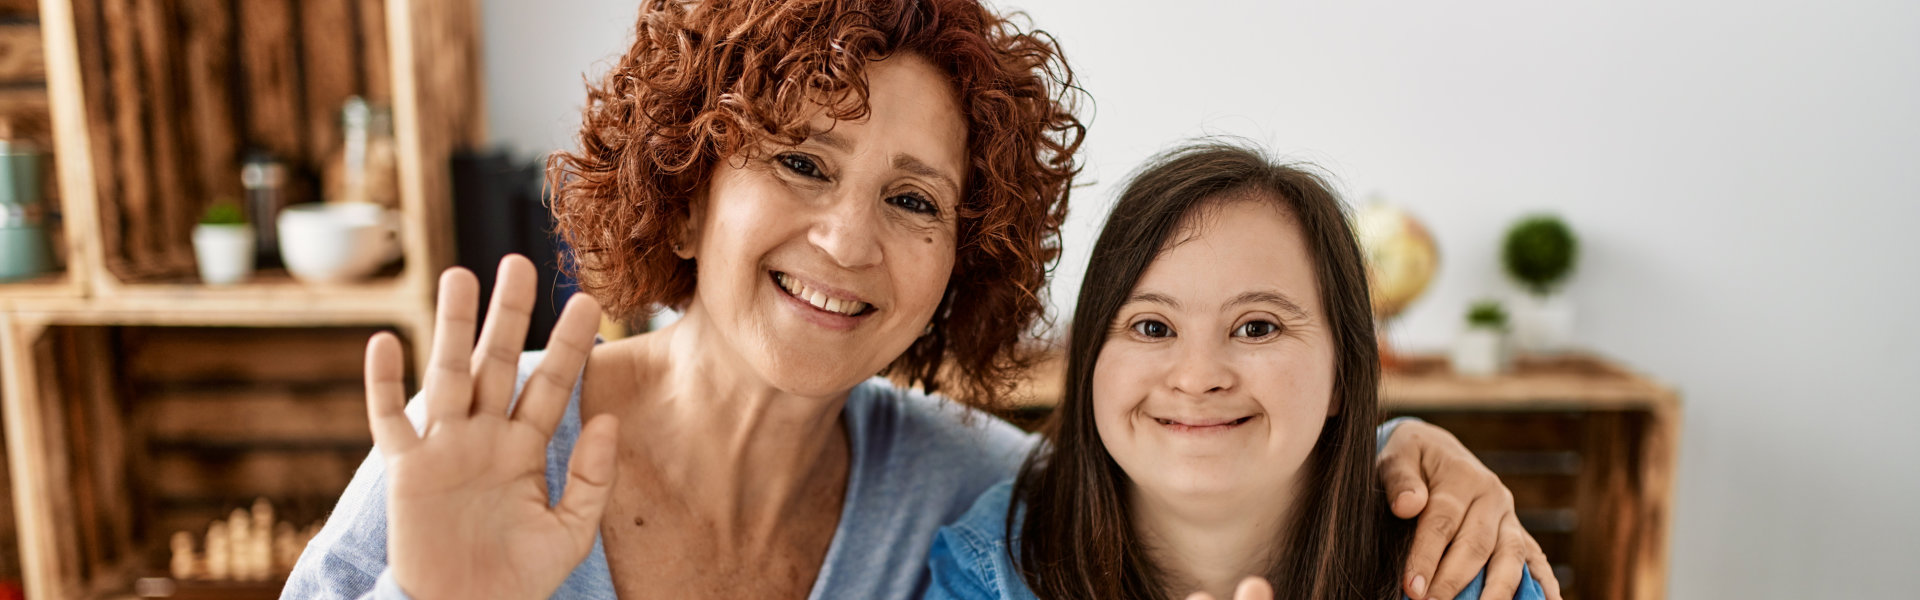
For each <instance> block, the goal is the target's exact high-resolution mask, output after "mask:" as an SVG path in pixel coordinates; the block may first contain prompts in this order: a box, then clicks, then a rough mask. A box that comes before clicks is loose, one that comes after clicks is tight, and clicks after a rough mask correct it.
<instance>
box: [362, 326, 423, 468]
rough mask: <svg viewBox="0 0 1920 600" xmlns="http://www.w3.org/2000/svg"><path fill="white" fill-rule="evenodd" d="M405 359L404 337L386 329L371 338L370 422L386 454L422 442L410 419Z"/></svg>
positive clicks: (376, 441)
mask: <svg viewBox="0 0 1920 600" xmlns="http://www.w3.org/2000/svg"><path fill="white" fill-rule="evenodd" d="M404 360H405V359H404V358H403V357H402V355H401V352H400V339H399V338H396V337H393V334H392V333H388V332H385V331H382V332H380V333H376V334H373V338H372V339H369V340H367V366H366V379H367V424H368V426H369V427H371V428H372V429H373V445H374V446H375V447H377V448H379V449H380V453H381V455H383V456H389V457H391V456H395V455H398V454H400V453H402V452H406V451H407V450H408V449H409V448H412V447H414V446H415V445H417V444H419V443H420V436H419V435H418V434H416V433H414V431H413V423H412V422H411V421H408V420H407V412H406V411H407V388H406V383H405V381H404V379H403V378H404V377H405V375H406V368H405V367H404V366H403V362H402V361H404Z"/></svg>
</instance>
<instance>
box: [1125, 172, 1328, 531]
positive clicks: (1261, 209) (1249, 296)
mask: <svg viewBox="0 0 1920 600" xmlns="http://www.w3.org/2000/svg"><path fill="white" fill-rule="evenodd" d="M1316 281H1317V273H1316V270H1315V268H1314V263H1313V259H1312V257H1311V255H1309V254H1308V251H1307V245H1306V242H1305V240H1304V239H1302V233H1301V230H1300V227H1299V225H1298V224H1297V222H1296V220H1295V218H1294V217H1293V215H1292V214H1291V213H1290V212H1287V211H1285V210H1284V209H1282V208H1281V204H1280V202H1279V201H1278V200H1276V199H1272V198H1268V197H1248V196H1246V195H1238V196H1229V197H1225V198H1218V199H1214V200H1211V201H1208V202H1206V203H1203V204H1201V205H1200V206H1199V207H1198V208H1196V209H1194V210H1193V212H1192V213H1190V214H1189V215H1187V216H1186V217H1185V219H1184V221H1183V222H1182V225H1181V227H1180V229H1179V230H1178V231H1177V232H1176V233H1175V234H1174V235H1173V236H1172V237H1171V238H1170V239H1169V243H1168V247H1166V248H1164V249H1163V250H1162V251H1161V253H1160V255H1159V257H1158V258H1156V259H1155V260H1154V262H1153V263H1152V264H1151V265H1149V266H1148V267H1147V269H1146V271H1145V272H1143V273H1142V274H1141V277H1140V281H1139V283H1138V284H1137V285H1136V286H1135V288H1134V290H1133V293H1132V294H1130V295H1129V297H1128V298H1127V300H1126V302H1125V303H1124V304H1123V305H1122V306H1121V307H1120V310H1119V312H1118V313H1117V314H1116V315H1115V318H1114V321H1113V323H1112V324H1111V329H1110V330H1109V333H1108V337H1107V342H1106V344H1105V346H1103V347H1102V348H1101V350H1100V355H1099V359H1098V360H1097V362H1096V363H1095V365H1094V371H1093V407H1094V421H1095V426H1096V427H1097V428H1098V429H1099V432H1100V439H1101V442H1102V443H1103V444H1104V445H1105V446H1106V449H1107V452H1108V454H1110V455H1111V456H1112V457H1113V460H1114V462H1116V463H1118V464H1119V465H1120V468H1121V469H1122V470H1124V471H1126V473H1127V476H1128V478H1129V479H1130V480H1131V482H1132V485H1133V493H1136V494H1144V495H1147V496H1150V497H1157V498H1163V499H1168V500H1172V499H1183V498H1186V499H1190V498H1199V497H1205V498H1247V497H1257V496H1266V495H1269V494H1278V496H1274V497H1275V498H1276V499H1279V498H1286V497H1290V495H1291V493H1292V491H1293V490H1294V489H1295V488H1294V487H1293V483H1294V480H1295V479H1296V474H1297V473H1298V472H1299V471H1300V468H1301V466H1302V465H1303V464H1304V463H1305V461H1306V459H1307V456H1308V455H1309V454H1310V453H1311V452H1312V450H1313V447H1314V444H1315V442H1316V441H1318V439H1319V437H1320V431H1321V429H1322V428H1323V427H1324V426H1325V425H1326V420H1327V417H1328V416H1329V414H1330V413H1329V411H1330V410H1332V407H1333V380H1334V348H1333V341H1332V338H1331V336H1330V335H1329V332H1328V329H1327V326H1326V322H1325V320H1324V317H1323V313H1322V306H1323V304H1322V302H1321V298H1320V290H1319V286H1318V285H1317V283H1316Z"/></svg>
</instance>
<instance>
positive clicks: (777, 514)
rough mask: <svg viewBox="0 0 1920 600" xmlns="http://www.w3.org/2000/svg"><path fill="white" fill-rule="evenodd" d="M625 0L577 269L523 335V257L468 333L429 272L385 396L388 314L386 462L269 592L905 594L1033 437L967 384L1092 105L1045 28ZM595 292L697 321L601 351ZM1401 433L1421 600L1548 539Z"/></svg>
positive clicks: (1013, 297)
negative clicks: (631, 15) (409, 391)
mask: <svg viewBox="0 0 1920 600" xmlns="http://www.w3.org/2000/svg"><path fill="white" fill-rule="evenodd" d="M645 4H646V5H645V7H644V8H643V9H642V10H641V14H640V18H639V22H638V24H637V26H636V31H635V40H634V43H633V45H632V46H631V47H630V48H629V49H628V50H627V52H626V54H625V56H623V57H622V59H621V60H620V62H619V63H618V64H617V65H616V66H615V67H614V68H613V69H612V70H611V72H609V73H608V74H607V76H606V78H605V79H604V80H602V81H601V82H600V83H599V84H598V85H596V86H593V87H592V88H590V90H589V96H588V105H587V108H586V111H585V113H586V114H585V120H584V124H583V126H582V128H581V147H580V149H579V151H578V152H575V153H571V154H564V155H561V156H559V157H558V158H557V159H556V161H555V164H556V166H557V167H558V169H557V170H558V171H559V172H560V174H561V179H560V182H561V183H560V187H559V189H558V190H557V193H556V194H555V198H554V201H553V204H554V206H553V208H554V211H555V214H556V215H557V216H558V217H559V222H560V230H561V233H562V234H563V235H564V236H565V238H566V240H567V242H568V243H569V244H570V245H571V246H572V247H573V248H574V249H575V253H576V254H575V259H576V261H577V264H576V265H573V267H574V268H575V269H576V273H577V274H578V275H579V278H580V280H581V281H582V284H583V286H584V288H585V290H586V291H587V292H589V293H588V294H581V295H578V296H576V297H575V299H574V301H573V302H571V303H569V305H568V307H567V309H566V310H565V311H564V313H563V314H562V316H561V319H560V322H559V324H558V325H557V326H556V327H555V331H554V334H553V337H552V338H551V339H550V341H549V344H548V350H547V351H545V352H544V353H529V354H526V355H521V354H519V352H518V348H520V347H521V346H522V342H523V340H524V336H525V330H526V318H527V314H528V311H529V310H530V307H531V305H532V297H533V292H532V288H533V285H534V281H533V280H534V276H533V274H532V269H531V266H530V265H528V264H527V263H526V262H525V261H524V259H518V258H514V259H509V260H507V261H505V262H503V263H502V265H501V274H500V278H499V281H500V285H499V291H497V292H496V294H495V296H494V298H493V300H492V308H491V310H490V311H489V313H488V317H487V323H486V326H485V327H484V328H483V329H482V331H481V333H480V334H479V339H478V341H477V343H476V341H475V339H474V336H473V333H472V331H473V321H474V315H475V303H476V302H477V301H478V292H477V286H476V284H475V282H474V279H473V276H472V275H471V274H470V273H467V272H465V271H461V270H457V269H456V270H452V271H449V272H448V273H447V274H446V275H444V276H443V277H442V278H441V289H440V304H439V319H440V322H439V326H438V327H437V328H436V333H435V338H434V340H433V342H432V343H433V358H432V360H431V361H430V364H429V365H427V369H426V373H425V381H424V382H423V386H422V390H421V392H420V394H419V396H418V399H417V400H416V401H415V402H414V403H413V404H412V406H410V407H407V408H406V409H405V412H404V413H403V412H402V407H403V405H404V402H405V398H404V393H403V387H402V367H401V364H402V361H401V353H400V350H399V344H398V341H397V340H396V339H395V338H393V337H392V336H391V335H384V334H383V335H377V336H375V337H374V339H373V340H372V341H371V343H370V344H369V348H368V354H367V387H368V406H369V411H370V418H371V420H372V426H373V430H374V437H375V441H376V445H377V447H378V448H377V450H376V452H377V453H378V454H379V455H380V456H379V457H378V458H374V457H370V458H369V459H368V461H367V463H366V464H365V465H364V466H363V467H362V468H361V470H360V472H359V473H358V474H357V475H356V476H355V478H354V481H353V483H352V484H351V485H350V486H349V488H348V490H347V492H346V494H345V495H344V496H343V497H342V498H341V501H340V504H339V506H338V507H337V508H336V509H335V511H334V514H333V516H332V517H331V518H330V519H329V521H328V523H327V525H326V528H325V529H324V530H323V531H322V533H321V534H320V536H319V537H317V538H316V539H315V540H314V542H313V543H312V544H311V545H310V546H309V547H308V548H307V551H306V552H305V554H304V555H302V557H301V560H300V563H299V565H298V566H296V568H295V573H294V574H293V576H292V578H291V579H290V581H289V583H288V586H287V591H286V593H285V594H286V596H287V597H299V598H305V597H316V596H318V597H358V596H362V595H368V594H372V595H378V596H383V597H402V596H408V595H410V596H413V597H419V598H470V597H516V598H517V597H533V596H546V595H559V596H564V597H596V598H606V597H613V596H615V595H619V596H625V597H629V598H637V597H653V596H658V597H672V598H682V597H741V598H771V597H801V596H811V597H817V598H903V597H912V596H916V595H918V594H919V593H920V592H921V591H922V590H924V589H925V588H926V586H927V575H926V569H925V564H926V557H927V550H928V548H929V546H930V544H931V540H932V537H933V534H934V532H935V531H936V530H937V528H938V527H939V526H940V525H942V524H944V523H946V522H949V521H951V520H953V519H955V518H957V517H959V516H960V515H961V514H962V513H963V512H964V511H965V510H966V508H967V507H968V506H969V504H970V503H971V502H972V501H973V499H974V497H975V496H976V495H978V494H979V493H980V492H981V491H982V490H985V489H986V488H987V487H988V486H989V485H991V484H992V483H993V482H994V481H997V480H1000V479H1004V478H1007V477H1010V476H1012V475H1013V474H1014V472H1015V471H1016V470H1017V469H1018V466H1019V462H1020V459H1021V457H1022V456H1023V455H1024V454H1025V453H1026V452H1027V451H1028V450H1029V449H1030V448H1031V446H1032V444H1033V440H1032V438H1030V437H1028V436H1026V435H1024V434H1022V433H1020V432H1019V431H1018V430H1016V429H1014V428H1013V427H1011V426H1008V425H1007V424H1005V423H1004V422H1001V421H998V420H995V419H992V418H990V417H987V416H985V415H984V414H980V413H971V412H970V411H969V410H968V409H965V408H962V406H961V404H969V405H973V406H992V405H994V404H995V403H997V402H999V401H1001V400H1003V399H1004V397H1005V395H1006V393H1007V391H1008V390H1009V389H1010V388H1011V386H1012V383H1013V382H1014V381H1015V378H1016V377H1017V376H1018V375H1020V374H1021V373H1022V371H1023V369H1024V367H1025V366H1026V365H1028V364H1029V363H1030V358H1029V357H1027V356H1026V355H1024V354H1022V352H1021V351H1020V348H1021V345H1020V341H1021V338H1022V336H1023V335H1024V334H1025V333H1026V332H1029V331H1031V330H1032V329H1033V328H1034V326H1035V324H1036V323H1037V322H1038V321H1039V320H1040V319H1042V318H1043V314H1042V313H1043V303H1042V301H1041V299H1040V297H1039V295H1038V294H1039V291H1040V290H1041V289H1042V288H1043V287H1044V285H1045V283H1046V275H1047V269H1048V266H1049V264H1050V262H1051V261H1052V260H1053V259H1054V257H1055V256H1056V255H1057V253H1058V233H1059V227H1060V224H1061V221H1062V218H1063V216H1064V214H1065V210H1066V199H1067V193H1068V190H1069V187H1070V184H1071V180H1072V177H1073V175H1074V173H1075V170H1076V167H1075V166H1074V162H1073V154H1074V152H1075V151H1076V150H1077V148H1078V146H1079V143H1080V138H1081V132H1082V130H1083V129H1082V126H1081V124H1080V122H1079V121H1078V120H1077V119H1076V118H1075V117H1074V115H1073V112H1072V106H1071V103H1070V102H1067V101H1064V100H1063V98H1066V96H1065V95H1064V94H1065V90H1069V89H1071V74H1070V72H1069V70H1068V69H1067V67H1066V66H1065V65H1064V64H1063V63H1062V62H1061V61H1060V59H1059V54H1058V52H1057V50H1056V49H1055V48H1054V46H1053V44H1052V43H1051V40H1050V39H1049V38H1046V37H1045V36H1044V35H1036V34H1031V33H1024V32H1021V31H1019V30H1018V29H1016V28H1015V27H1014V26H1012V25H1011V24H1009V23H1007V22H1006V21H1005V20H1003V19H1001V18H1000V17H998V16H995V15H994V14H992V13H990V12H989V11H987V10H986V9H985V8H984V7H982V6H981V5H980V4H978V3H977V2H976V1H975V0H891V1H889V0H867V1H860V0H847V1H834V0H794V1H776V0H753V1H742V2H734V1H726V0H713V1H709V2H705V3H699V4H687V3H681V2H670V1H667V0H652V1H649V2H646V3H645ZM602 304H604V306H605V308H606V309H607V310H609V311H611V312H612V313H613V314H615V315H617V316H620V317H623V318H631V317H635V316H637V315H641V314H644V313H645V312H646V311H648V310H650V309H652V308H654V307H656V306H662V305H664V306H673V307H676V308H680V309H682V310H683V311H684V316H683V317H682V318H681V319H680V320H679V321H678V322H676V323H675V324H674V325H672V326H670V327H667V328H664V329H662V330H660V331H657V332H653V333H649V334H646V335H642V336H637V337H634V338H630V339H626V340H620V341H616V342H611V343H605V344H599V345H594V344H593V329H594V325H595V323H596V322H597V320H598V315H599V312H600V306H601V305H602ZM876 373H882V374H888V375H892V376H895V377H897V378H899V379H902V380H905V381H906V382H908V384H909V385H912V386H917V387H919V388H922V389H926V390H930V391H931V390H934V389H935V386H936V385H937V384H938V383H942V382H944V383H948V384H950V385H948V386H947V387H945V388H943V389H941V390H940V391H943V392H947V394H948V395H949V396H950V397H951V398H952V399H953V400H945V399H940V398H936V397H932V396H928V395H926V394H923V393H921V392H918V391H913V390H912V389H910V388H902V387H896V386H895V385H894V384H892V383H889V382H887V381H886V380H883V379H874V378H873V375H874V374H876ZM956 401H958V402H956ZM1401 432H1402V433H1401V434H1400V435H1398V436H1395V437H1394V439H1392V440H1390V444H1389V448H1388V455H1389V456H1392V457H1397V458H1390V459H1384V460H1383V469H1387V472H1388V473H1389V474H1388V475H1386V476H1385V477H1384V478H1385V479H1387V480H1388V481H1389V484H1388V489H1389V492H1390V493H1391V494H1393V495H1392V496H1391V497H1393V498H1395V499H1396V501H1397V502H1398V503H1401V504H1402V505H1403V508H1402V511H1401V513H1400V514H1401V515H1402V516H1405V517H1411V516H1412V515H1413V514H1415V513H1418V512H1420V511H1421V510H1422V509H1423V507H1424V508H1425V509H1426V510H1428V511H1430V512H1429V513H1428V516H1427V517H1424V518H1423V519H1422V524H1423V525H1422V533H1421V535H1420V536H1419V538H1417V539H1416V541H1415V547H1414V549H1413V552H1414V553H1415V554H1416V555H1421V554H1422V553H1424V554H1425V555H1426V556H1427V558H1426V560H1425V561H1424V562H1422V563H1415V564H1416V565H1417V566H1414V567H1410V569H1409V570H1410V579H1409V581H1413V580H1414V579H1413V576H1415V575H1417V576H1418V581H1419V582H1420V583H1419V584H1418V585H1416V586H1415V587H1418V588H1420V589H1418V590H1417V591H1415V592H1414V594H1415V595H1416V596H1423V595H1424V594H1425V592H1426V590H1425V587H1426V582H1427V581H1428V580H1429V578H1432V579H1431V580H1432V581H1433V582H1434V585H1433V588H1434V592H1435V593H1436V594H1438V593H1441V592H1442V591H1443V590H1442V588H1443V587H1444V585H1449V584H1451V582H1453V581H1454V580H1457V582H1458V583H1464V582H1465V581H1466V580H1468V579H1470V578H1471V577H1472V576H1473V574H1474V573H1475V572H1477V571H1478V570H1479V568H1480V565H1482V564H1484V563H1485V562H1486V561H1487V560H1488V557H1489V556H1493V557H1494V560H1506V561H1514V562H1518V561H1520V560H1523V559H1525V558H1529V557H1537V556H1538V552H1537V550H1536V549H1535V548H1534V547H1532V546H1531V540H1530V539H1529V538H1527V537H1526V536H1525V534H1524V532H1521V531H1520V530H1519V528H1518V527H1517V525H1516V524H1514V521H1513V516H1512V501H1511V498H1510V496H1508V495H1507V493H1506V490H1505V489H1504V488H1502V487H1501V486H1500V485H1499V483H1498V481H1497V480H1494V479H1493V478H1492V476H1491V475H1490V474H1488V473H1487V471H1486V470H1485V469H1484V468H1483V467H1481V466H1480V465H1479V463H1477V462H1475V461H1474V460H1473V459H1472V456H1471V455H1470V454H1468V453H1467V452H1466V451H1465V449H1464V448H1460V447H1459V445H1458V443H1457V442H1454V441H1452V440H1451V438H1449V437H1447V436H1445V434H1444V432H1437V430H1433V429H1432V428H1426V427H1425V426H1424V425H1420V424H1414V425H1411V426H1408V427H1402V428H1401ZM1422 465H1428V466H1431V467H1432V468H1431V469H1429V470H1428V471H1427V472H1424V473H1423V472H1421V466H1422ZM1429 489H1431V491H1432V496H1431V501H1429V500H1428V496H1427V493H1428V491H1429ZM563 491H564V494H563ZM1402 492H1404V494H1403V493H1402ZM1402 496H1405V498H1404V499H1403V498H1402ZM555 499H557V501H555V502H550V500H555ZM1429 524H1430V525H1429ZM1456 534H1457V537H1456ZM1496 540H1497V541H1498V543H1497V544H1496ZM1449 544H1451V545H1452V548H1453V550H1452V551H1451V552H1450V553H1449V554H1447V558H1446V559H1445V560H1444V562H1443V561H1442V560H1441V558H1440V557H1441V549H1443V548H1448V547H1449ZM1496 547H1497V548H1498V549H1497V550H1496ZM1535 560H1537V559H1535ZM1436 565H1438V566H1443V567H1444V568H1443V569H1440V571H1441V572H1442V573H1441V574H1440V575H1438V576H1436V575H1435V574H1434V573H1435V568H1436ZM1538 570H1539V569H1538V568H1536V571H1538ZM1449 578H1453V579H1449Z"/></svg>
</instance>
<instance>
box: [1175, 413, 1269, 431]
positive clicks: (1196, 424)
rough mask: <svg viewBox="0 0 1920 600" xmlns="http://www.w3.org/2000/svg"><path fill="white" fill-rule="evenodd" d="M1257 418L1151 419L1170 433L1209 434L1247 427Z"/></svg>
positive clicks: (1249, 416) (1251, 416)
mask: <svg viewBox="0 0 1920 600" xmlns="http://www.w3.org/2000/svg"><path fill="white" fill-rule="evenodd" d="M1255 416H1257V415H1247V416H1244V417H1171V418H1167V417H1151V418H1152V419H1153V422H1155V423H1159V424H1160V426H1161V427H1165V428H1167V429H1168V430H1170V431H1174V432H1178V433H1209V432H1216V431H1228V430H1231V429H1234V428H1237V427H1239V426H1241V425H1245V424H1247V423H1248V422H1250V421H1252V420H1253V418H1254V417H1255Z"/></svg>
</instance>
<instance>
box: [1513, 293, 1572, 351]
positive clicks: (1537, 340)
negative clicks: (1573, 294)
mask: <svg viewBox="0 0 1920 600" xmlns="http://www.w3.org/2000/svg"><path fill="white" fill-rule="evenodd" d="M1509 306H1511V307H1512V308H1513V341H1514V344H1515V346H1516V347H1517V348H1518V349H1519V350H1520V351H1521V352H1526V353H1529V354H1557V353H1560V352H1565V351H1567V350H1571V349H1573V303H1572V302H1571V301H1569V300H1567V297H1566V296H1564V295H1560V294H1555V295H1551V296H1536V295H1533V294H1522V295H1521V296H1520V297H1518V298H1514V299H1513V302H1512V303H1511V304H1510V305H1509Z"/></svg>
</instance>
